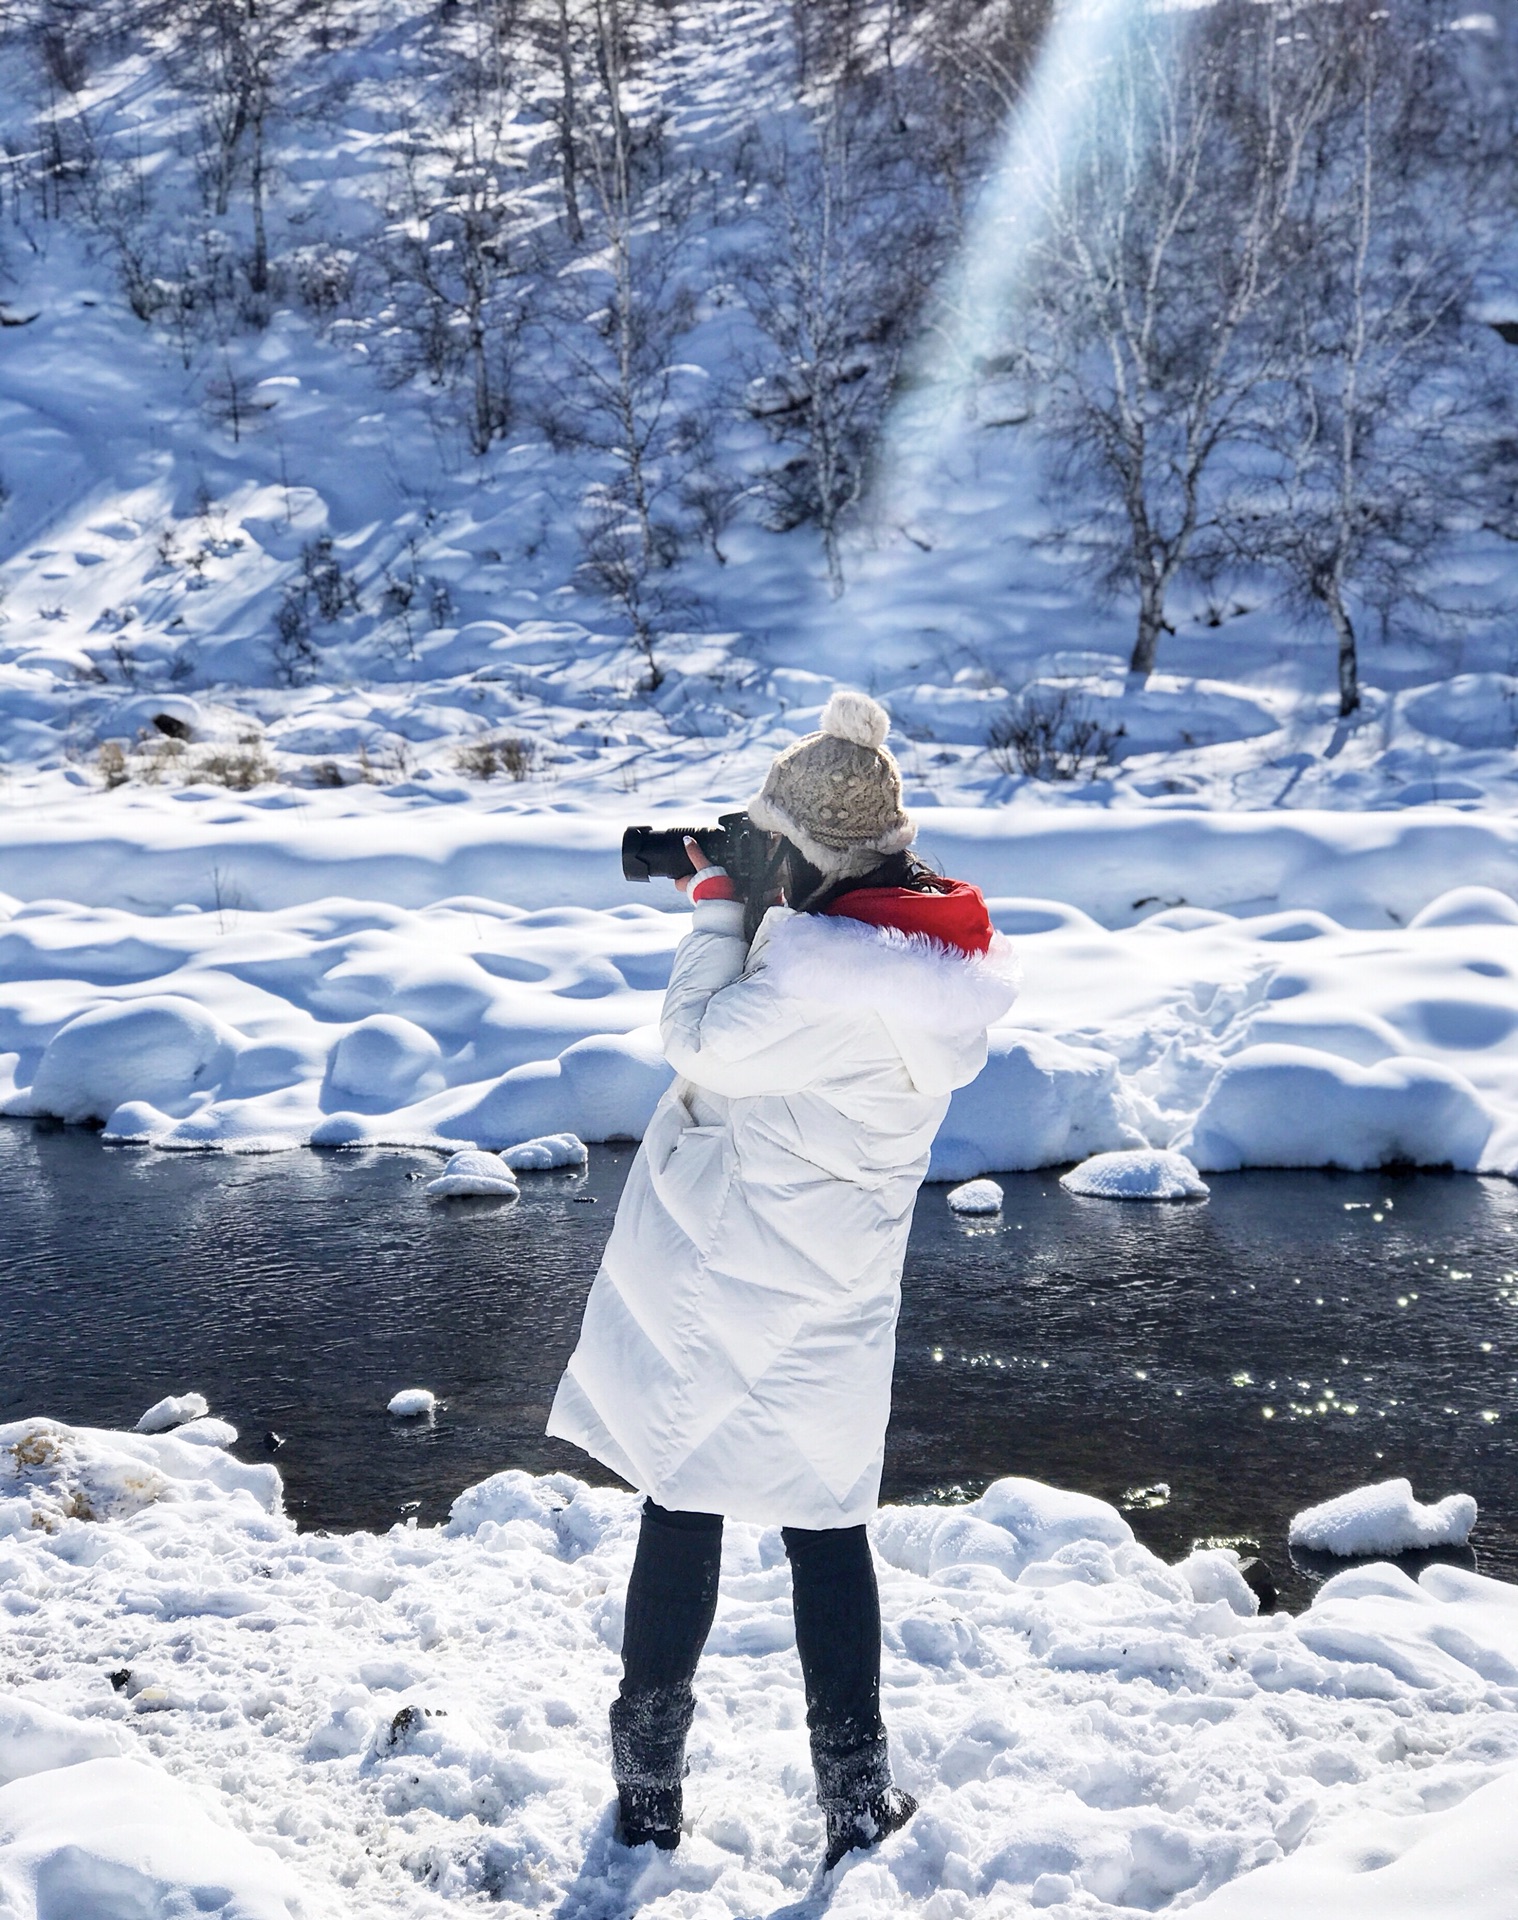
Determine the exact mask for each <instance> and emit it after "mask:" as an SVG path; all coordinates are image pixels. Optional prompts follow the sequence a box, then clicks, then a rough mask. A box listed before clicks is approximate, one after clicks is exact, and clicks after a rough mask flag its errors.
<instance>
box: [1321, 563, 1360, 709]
mask: <svg viewBox="0 0 1518 1920" xmlns="http://www.w3.org/2000/svg"><path fill="white" fill-rule="evenodd" d="M1328 617H1329V619H1330V620H1331V621H1332V623H1333V630H1334V637H1335V638H1336V639H1337V640H1338V643H1339V718H1340V719H1341V720H1347V719H1348V718H1349V716H1350V715H1351V714H1352V713H1354V712H1355V711H1356V710H1357V709H1358V707H1359V705H1360V664H1359V659H1358V656H1357V654H1356V650H1355V629H1354V622H1353V621H1352V620H1351V619H1350V617H1349V610H1348V608H1347V607H1346V606H1345V605H1344V602H1343V600H1342V599H1341V598H1340V597H1339V595H1338V594H1337V593H1336V592H1335V593H1332V594H1330V596H1329V600H1328Z"/></svg>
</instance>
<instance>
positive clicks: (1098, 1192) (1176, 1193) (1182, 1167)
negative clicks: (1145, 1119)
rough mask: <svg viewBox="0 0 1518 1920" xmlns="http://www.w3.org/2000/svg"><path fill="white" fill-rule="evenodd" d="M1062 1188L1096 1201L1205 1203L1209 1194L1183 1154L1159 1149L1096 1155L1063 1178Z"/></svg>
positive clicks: (1061, 1179)
mask: <svg viewBox="0 0 1518 1920" xmlns="http://www.w3.org/2000/svg"><path fill="white" fill-rule="evenodd" d="M1060 1185H1061V1186H1062V1187H1063V1188H1064V1189H1065V1191H1066V1193H1079V1194H1084V1195H1087V1196H1088V1197H1089V1198H1091V1199H1093V1200H1204V1199H1205V1198H1206V1197H1207V1193H1208V1187H1207V1182H1206V1181H1205V1180H1203V1179H1202V1177H1201V1176H1200V1174H1198V1172H1197V1170H1196V1168H1195V1167H1194V1166H1193V1165H1192V1164H1191V1162H1190V1161H1189V1160H1188V1159H1187V1158H1186V1156H1185V1154H1184V1153H1169V1152H1165V1151H1162V1150H1161V1149H1159V1148H1157V1147H1133V1148H1130V1149H1128V1150H1127V1151H1126V1152H1123V1153H1096V1154H1093V1155H1092V1156H1091V1158H1090V1159H1089V1160H1083V1161H1082V1162H1081V1163H1080V1165H1079V1166H1078V1167H1072V1168H1071V1169H1070V1171H1069V1172H1068V1173H1067V1174H1064V1175H1062V1176H1061V1178H1060Z"/></svg>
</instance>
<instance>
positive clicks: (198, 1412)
mask: <svg viewBox="0 0 1518 1920" xmlns="http://www.w3.org/2000/svg"><path fill="white" fill-rule="evenodd" d="M210 1411H211V1403H210V1401H208V1400H207V1399H206V1397H205V1395H204V1394H203V1393H179V1394H174V1393H168V1394H165V1395H164V1397H163V1399H162V1400H155V1401H154V1402H153V1404H152V1406H150V1407H149V1408H148V1410H147V1412H146V1413H145V1414H144V1415H143V1416H142V1418H141V1419H140V1420H139V1421H138V1422H137V1425H136V1427H135V1428H134V1432H137V1433H167V1432H168V1430H169V1428H170V1427H182V1426H183V1425H184V1424H185V1422H186V1421H187V1420H199V1419H202V1418H203V1417H204V1416H205V1415H206V1414H208V1413H209V1412H210Z"/></svg>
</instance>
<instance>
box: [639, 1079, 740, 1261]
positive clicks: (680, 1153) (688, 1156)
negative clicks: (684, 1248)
mask: <svg viewBox="0 0 1518 1920" xmlns="http://www.w3.org/2000/svg"><path fill="white" fill-rule="evenodd" d="M658 1120H659V1122H660V1124H659V1125H658V1127H657V1128H653V1127H651V1128H650V1129H649V1133H648V1137H647V1138H646V1139H645V1141H644V1150H645V1152H646V1153H647V1156H648V1169H649V1174H650V1177H651V1181H652V1185H653V1189H654V1194H655V1197H656V1198H657V1200H658V1202H659V1204H660V1206H661V1207H662V1208H663V1209H664V1211H665V1213H666V1214H668V1216H669V1218H670V1219H671V1220H672V1221H673V1222H674V1224H675V1225H676V1226H677V1227H678V1228H679V1229H680V1231H681V1232H682V1233H683V1234H684V1235H685V1236H686V1238H687V1239H688V1240H689V1241H690V1242H691V1243H692V1245H693V1246H694V1247H695V1249H696V1251H697V1252H698V1253H701V1254H704V1253H705V1252H706V1251H707V1250H708V1249H709V1248H710V1246H711V1244H712V1241H713V1239H714V1237H715V1235H716V1231H717V1226H718V1223H719V1221H720V1220H721V1218H722V1214H723V1210H724V1208H725V1207H726V1205H727V1195H728V1189H729V1187H730V1186H731V1185H732V1179H733V1169H734V1165H735V1156H734V1153H733V1141H732V1135H731V1133H730V1132H729V1130H728V1129H727V1127H725V1126H697V1125H695V1124H694V1122H693V1121H692V1120H691V1118H690V1115H689V1113H688V1111H687V1110H686V1108H685V1107H683V1106H682V1105H680V1104H679V1102H677V1101H672V1102H671V1103H670V1105H669V1107H668V1108H666V1109H665V1110H664V1112H662V1113H661V1114H660V1115H659V1116H658Z"/></svg>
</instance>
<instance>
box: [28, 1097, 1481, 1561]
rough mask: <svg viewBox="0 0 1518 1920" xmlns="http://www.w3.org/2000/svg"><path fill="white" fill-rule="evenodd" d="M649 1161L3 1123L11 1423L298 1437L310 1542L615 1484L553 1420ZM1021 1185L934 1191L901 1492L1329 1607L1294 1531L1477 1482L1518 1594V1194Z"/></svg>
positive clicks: (1244, 1180)
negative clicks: (584, 1319) (481, 1499)
mask: <svg viewBox="0 0 1518 1920" xmlns="http://www.w3.org/2000/svg"><path fill="white" fill-rule="evenodd" d="M631 1154H632V1150H631V1149H630V1148H627V1149H617V1148H601V1149H597V1150H595V1152H594V1154H593V1158H592V1164H591V1167H590V1169H589V1171H588V1173H557V1174H538V1175H528V1176H525V1178H524V1182H523V1193H522V1198H521V1200H520V1201H519V1202H518V1203H516V1204H515V1205H503V1204H501V1203H499V1202H494V1201H479V1200H476V1201H467V1202H462V1203H459V1202H454V1203H449V1204H439V1203H438V1202H435V1201H429V1200H428V1199H427V1198H426V1197H425V1195H424V1193H423V1191H422V1189H423V1185H424V1183H425V1181H426V1179H428V1178H431V1177H432V1176H433V1175H434V1174H435V1173H436V1172H437V1171H438V1168H439V1162H438V1160H437V1159H436V1158H435V1157H434V1156H432V1155H429V1154H420V1153H402V1152H384V1153H379V1152H375V1153H359V1154H354V1153H310V1152H308V1153H287V1154H279V1155H275V1156H270V1157H267V1158H264V1157H259V1158H233V1157H229V1156H225V1155H220V1154H204V1155H202V1154H165V1153H153V1152H144V1151H140V1150H131V1149H122V1148H109V1147H103V1146H102V1145H101V1144H100V1142H99V1141H98V1140H97V1139H96V1138H95V1137H94V1136H93V1135H91V1134H88V1133H84V1132H79V1131H76V1130H72V1129H54V1130H43V1129H41V1128H37V1127H33V1126H32V1125H30V1124H29V1123H25V1122H6V1123H0V1420H9V1419H14V1418H17V1417H18V1416H20V1415H23V1414H49V1415H52V1416H54V1417H56V1418H59V1419H63V1420H68V1421H73V1422H76V1423H80V1424H92V1425H100V1426H128V1427H129V1426H131V1425H132V1424H133V1422H134V1421H135V1420H136V1419H137V1417H138V1415H139V1414H140V1413H141V1412H142V1410H143V1409H144V1408H145V1407H147V1406H148V1405H149V1404H150V1403H151V1402H152V1401H154V1400H156V1399H158V1398H159V1396H160V1395H162V1394H164V1393H171V1392H173V1393H181V1392H185V1391H187V1390H189V1389H191V1388H197V1389H199V1390H200V1391H201V1392H203V1393H204V1394H205V1395H206V1396H207V1398H208V1399H209V1400H210V1402H211V1406H212V1410H213V1411H214V1412H216V1413H218V1414H221V1415H223V1416H225V1417H226V1418H227V1419H229V1420H231V1421H232V1422H233V1423H234V1424H235V1425H237V1426H238V1427H239V1428H240V1429H241V1431H242V1442H241V1444H240V1446H239V1448H238V1451H239V1452H240V1453H242V1454H243V1455H244V1456H245V1457H248V1458H261V1457H266V1456H265V1455H264V1454H263V1450H262V1441H263V1436H264V1433H265V1432H266V1430H268V1429H273V1430H275V1431H277V1432H278V1433H280V1434H281V1435H283V1436H284V1437H285V1441H286V1444H285V1446H284V1447H283V1448H282V1449H281V1450H280V1452H279V1454H278V1456H277V1460H278V1465H279V1468H280V1470H281V1472H282V1473H283V1475H284V1478H285V1484H286V1490H287V1498H288V1502H289V1506H290V1509H291V1511H292V1512H293V1513H294V1514H295V1515H296V1516H297V1517H298V1518H299V1519H300V1521H301V1522H302V1524H304V1525H308V1526H322V1527H329V1528H342V1527H354V1526H366V1527H384V1526H386V1525H388V1524H390V1523H391V1522H392V1521H394V1520H396V1519H398V1518H400V1517H401V1516H402V1514H403V1513H406V1512H420V1514H421V1516H422V1517H423V1519H426V1520H432V1519H438V1518H441V1517H442V1516H443V1515H444V1514H445V1513H446V1511H447V1507H448V1503H449V1501H450V1500H451V1499H452V1497H453V1496H454V1494H456V1493H457V1492H458V1491H459V1489H460V1488H462V1487H464V1486H465V1485H467V1484H468V1483H469V1482H470V1481H471V1480H476V1479H479V1478H481V1477H483V1476H484V1475H485V1474H487V1473H491V1472H494V1471H495V1470H496V1469H497V1468H500V1467H504V1466H519V1467H526V1468H529V1469H531V1470H533V1471H543V1470H545V1469H548V1468H553V1467H567V1468H569V1469H571V1470H572V1471H575V1472H578V1473H580V1474H582V1475H583V1476H586V1477H591V1478H600V1479H605V1478H607V1476H605V1475H604V1474H600V1473H599V1472H597V1471H596V1470H594V1469H588V1468H587V1465H586V1462H585V1460H584V1458H583V1456H581V1455H579V1454H577V1453H576V1452H575V1450H574V1449H572V1448H569V1447H566V1446H563V1445H561V1444H559V1443H558V1442H554V1441H549V1440H545V1439H544V1438H543V1432H542V1429H543V1422H544V1420H545V1418H546V1416H547V1412H548V1405H549V1401H550V1399H551V1398H552V1395H553V1389H554V1385H555V1383H556V1381H557V1379H558V1374H559V1370H560V1368H561V1367H562V1365H563V1363H564V1360H565V1358H566V1357H567V1355H568V1353H569V1351H570V1348H571V1347H572V1346H573V1344H574V1338H575V1333H576V1330H577V1327H578V1324H579V1317H580V1310H581V1306H582V1304H583V1301H584V1296H585V1292H586V1288H587V1287H588V1285H589V1282H590V1278H591V1276H592V1274H593V1273H594V1271H595V1266H596V1261H597V1258H598V1256H599V1253H600V1249H601V1246H602V1243H603V1241H604V1240H605V1237H606V1235H607V1233H608V1232H609V1231H610V1227H611V1218H612V1211H613V1208H614V1207H615V1204H616V1198H617V1195H618V1193H619V1192H620V1190H621V1186H622V1181H623V1179H624V1178H625V1176H626V1171H627V1167H628V1165H629V1163H630V1160H631ZM1002 1184H1003V1186H1004V1187H1005V1189H1006V1206H1005V1208H1004V1211H1003V1213H1002V1215H1001V1217H1000V1219H998V1220H995V1221H991V1222H984V1221H980V1222H972V1221H961V1220H958V1219H956V1218H955V1217H954V1216H953V1215H951V1214H950V1213H949V1211H948V1209H947V1207H946V1206H945V1204H944V1198H943V1189H942V1188H932V1187H930V1188H927V1189H925V1191H924V1193H923V1196H922V1198H921V1200H920V1201H919V1203H918V1210H917V1221H916V1225H915V1227H914V1230H913V1235H912V1244H911V1250H910V1253H909V1256H908V1261H907V1275H906V1284H905V1301H904V1306H903V1311H902V1321H901V1335H900V1347H899V1357H898V1361H897V1371H896V1391H895V1410H894V1414H893V1418H892V1424H891V1431H890V1439H889V1443H888V1447H887V1455H886V1480H885V1488H884V1495H885V1497H886V1498H887V1499H893V1500H901V1499H920V1498H924V1497H928V1496H932V1495H937V1496H939V1497H944V1496H948V1497H951V1498H952V1497H958V1496H961V1495H963V1494H967V1493H975V1492H978V1491H979V1490H980V1489H981V1488H982V1487H983V1486H984V1485H985V1484H986V1483H987V1481H989V1480H991V1479H994V1478H995V1477H996V1476H997V1475H999V1474H1004V1473H1025V1474H1032V1475H1035V1476H1036V1477H1037V1478H1039V1479H1043V1480H1049V1481H1052V1482H1055V1483H1056V1484H1058V1485H1061V1486H1068V1487H1079V1488H1082V1489H1084V1490H1085V1491H1087V1492H1090V1493H1095V1494H1099V1495H1100V1496H1101V1497H1102V1498H1103V1499H1107V1500H1111V1501H1114V1502H1116V1503H1117V1504H1119V1505H1122V1506H1124V1507H1125V1509H1126V1510H1127V1511H1128V1512H1129V1514H1130V1517H1131V1519H1132V1520H1133V1523H1134V1526H1135V1528H1136V1530H1137V1531H1138V1533H1139V1535H1140V1537H1141V1538H1143V1539H1145V1540H1146V1541H1148V1542H1149V1544H1150V1545H1152V1546H1154V1547H1155V1548H1156V1549H1157V1550H1159V1551H1160V1552H1162V1553H1164V1554H1166V1555H1167V1556H1171V1557H1174V1556H1176V1555H1178V1554H1180V1553H1183V1552H1185V1551H1186V1550H1187V1549H1188V1548H1189V1547H1190V1546H1191V1545H1192V1543H1193V1542H1194V1541H1195V1540H1197V1539H1201V1538H1209V1537H1210V1538H1226V1539H1240V1538H1242V1539H1248V1540H1250V1541H1253V1542H1257V1543H1258V1545H1259V1547H1260V1548H1261V1549H1262V1550H1263V1552H1264V1553H1265V1555H1266V1557H1267V1559H1269V1560H1270V1562H1271V1564H1272V1566H1273V1567H1274V1568H1275V1569H1276V1572H1277V1575H1278V1577H1280V1578H1281V1579H1282V1584H1283V1586H1284V1587H1285V1588H1286V1589H1287V1591H1288V1593H1290V1594H1291V1595H1292V1596H1293V1597H1294V1598H1296V1599H1300V1598H1301V1597H1303V1595H1304V1593H1305V1591H1306V1587H1307V1580H1306V1577H1305V1574H1304V1572H1303V1571H1302V1570H1299V1569H1294V1568H1292V1566H1291V1564H1290V1562H1289V1559H1288V1556H1287V1552H1286V1545H1285V1535H1286V1526H1287V1522H1288V1521H1289V1519H1290V1516H1291V1515H1292V1513H1293V1512H1295V1511H1296V1510H1297V1509H1298V1508H1300V1507H1302V1506H1305V1505H1307V1504H1309V1503H1310V1502H1312V1501H1315V1500H1319V1499H1323V1498H1325V1497H1326V1496H1328V1495H1329V1494H1333V1493H1337V1492H1342V1491H1343V1490H1344V1489H1345V1488H1347V1487H1351V1486H1355V1485H1358V1484H1361V1483H1363V1482H1364V1481H1367V1480H1374V1479H1384V1478H1386V1477H1388V1476H1390V1475H1392V1474H1406V1475H1407V1476H1408V1477H1409V1478H1410V1479H1411V1480H1412V1482H1413V1485H1414V1489H1415V1491H1416V1492H1417V1493H1418V1495H1419V1497H1420V1498H1423V1499H1435V1498H1438V1497H1439V1496H1441V1495H1443V1494H1445V1493H1449V1492H1453V1491H1461V1492H1468V1493H1473V1494H1474V1495H1475V1496H1476V1499H1477V1500H1478V1502H1479V1503H1480V1507H1481V1520H1480V1523H1479V1525H1478V1527H1477V1531H1476V1535H1475V1546H1476V1555H1477V1562H1478V1564H1479V1565H1480V1566H1481V1567H1482V1568H1483V1569H1484V1570H1486V1571H1488V1572H1492V1573H1497V1574H1500V1575H1502V1576H1503V1577H1505V1578H1509V1579H1518V1476H1515V1467H1518V1399H1515V1394H1514V1387H1515V1381H1518V1351H1515V1343H1514V1340H1513V1330H1514V1328H1515V1325H1518V1188H1515V1187H1513V1186H1512V1185H1510V1184H1509V1183H1508V1182H1506V1181H1497V1180H1477V1179H1472V1178H1470V1177H1468V1176H1458V1175H1440V1174H1414V1175H1408V1176H1400V1177H1399V1176H1396V1175H1388V1174H1385V1173H1380V1174H1373V1175H1371V1174H1363V1175H1362V1174H1332V1173H1244V1174H1232V1175H1225V1176H1221V1177H1218V1178H1216V1179H1215V1180H1214V1181H1213V1183H1212V1184H1213V1191H1212V1198H1211V1200H1210V1201H1208V1202H1207V1203H1205V1204H1201V1205H1191V1206H1142V1205H1133V1204H1126V1205H1125V1204H1120V1203H1114V1202H1111V1201H1101V1200H1078V1199H1074V1198H1072V1197H1070V1196H1069V1195H1067V1194H1065V1193H1064V1192H1062V1191H1061V1189H1060V1187H1059V1184H1058V1182H1057V1180H1056V1179H1054V1178H1053V1177H1052V1176H1050V1175H1044V1174H1019V1175H1012V1176H1008V1177H1006V1178H1005V1179H1004V1180H1003V1182H1002ZM413 1385H421V1386H429V1387H432V1388H433V1389H434V1390H435V1391H436V1392H437V1393H439V1394H440V1395H441V1396H442V1397H443V1399H444V1401H445V1403H446V1404H445V1405H444V1407H443V1408H442V1409H441V1410H440V1412H439V1414H438V1416H437V1418H436V1420H435V1422H434V1423H432V1424H430V1425H423V1424H417V1423H414V1422H400V1421H396V1420H393V1419H391V1418H390V1417H389V1416H388V1415H387V1414H386V1412H385V1403H386V1401H387V1400H388V1398H389V1397H390V1395H391V1394H392V1393H393V1392H394V1391H395V1390H396V1389H397V1388H399V1387H403V1386H413ZM1267 1408H1268V1409H1270V1413H1269V1415H1268V1416H1267V1413H1266V1409H1267ZM1162 1482H1163V1483H1165V1485H1166V1486H1168V1489H1169V1491H1168V1496H1167V1495H1166V1494H1165V1493H1164V1492H1162V1491H1160V1490H1159V1483H1162ZM1146 1490H1147V1491H1146Z"/></svg>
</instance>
